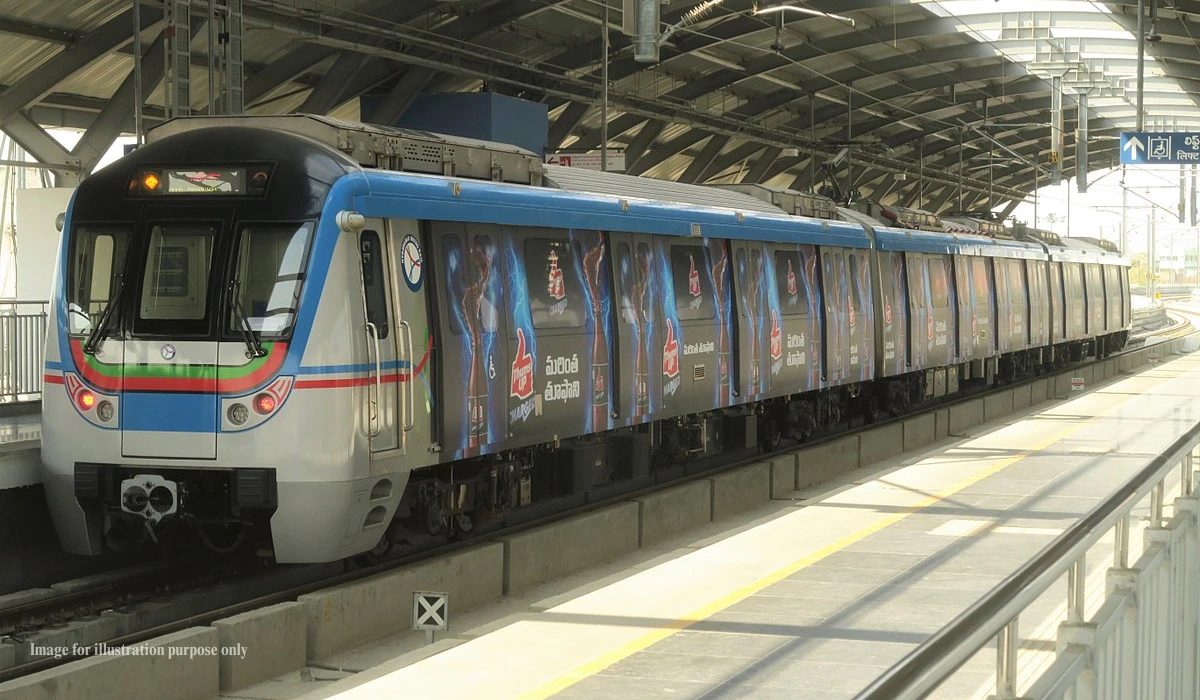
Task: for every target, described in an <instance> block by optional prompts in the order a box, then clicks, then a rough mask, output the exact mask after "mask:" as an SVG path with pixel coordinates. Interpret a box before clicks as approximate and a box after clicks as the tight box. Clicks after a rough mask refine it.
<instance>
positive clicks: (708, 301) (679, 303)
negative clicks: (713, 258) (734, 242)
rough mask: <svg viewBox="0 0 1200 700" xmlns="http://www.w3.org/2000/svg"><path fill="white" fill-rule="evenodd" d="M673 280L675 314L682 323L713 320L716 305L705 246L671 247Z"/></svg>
mask: <svg viewBox="0 0 1200 700" xmlns="http://www.w3.org/2000/svg"><path fill="white" fill-rule="evenodd" d="M671 277H672V279H673V281H674V286H675V311H676V313H677V314H679V320H680V321H697V320H702V319H710V318H712V317H713V313H714V311H715V310H716V306H715V305H714V304H713V289H712V271H711V270H709V269H708V256H707V255H705V249H704V246H698V245H673V246H671Z"/></svg>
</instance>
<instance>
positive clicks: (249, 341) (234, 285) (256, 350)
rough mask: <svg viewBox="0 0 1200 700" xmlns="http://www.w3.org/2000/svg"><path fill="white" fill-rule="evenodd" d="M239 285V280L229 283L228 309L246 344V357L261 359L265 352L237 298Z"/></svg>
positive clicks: (240, 301)
mask: <svg viewBox="0 0 1200 700" xmlns="http://www.w3.org/2000/svg"><path fill="white" fill-rule="evenodd" d="M241 285H242V281H241V279H234V280H233V281H232V282H230V283H229V308H230V309H232V310H233V315H234V316H235V317H236V318H237V323H238V330H239V331H241V333H242V340H244V341H245V342H246V357H262V356H264V355H266V354H267V351H266V349H265V348H263V346H262V343H261V342H259V340H258V334H257V333H255V332H254V328H253V327H251V325H250V319H249V318H247V317H246V310H245V309H243V308H242V300H241V299H239V298H238V288H239V287H240V286H241Z"/></svg>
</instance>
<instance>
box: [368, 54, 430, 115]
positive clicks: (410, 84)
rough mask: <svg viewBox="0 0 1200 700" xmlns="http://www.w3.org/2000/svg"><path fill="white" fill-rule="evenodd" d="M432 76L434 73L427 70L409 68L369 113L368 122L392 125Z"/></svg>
mask: <svg viewBox="0 0 1200 700" xmlns="http://www.w3.org/2000/svg"><path fill="white" fill-rule="evenodd" d="M433 76H434V71H432V70H429V69H428V68H409V69H408V70H407V71H405V72H404V75H401V76H400V79H399V80H397V81H396V84H395V85H393V86H392V89H391V90H390V91H389V92H388V94H387V97H385V98H384V99H383V102H381V103H379V106H378V107H376V108H375V111H374V112H372V113H371V115H370V121H371V122H373V123H375V124H386V125H389V126H390V125H392V124H394V123H395V122H396V120H397V119H399V118H400V116H401V115H403V114H404V111H405V110H406V109H408V107H409V105H411V104H412V102H413V100H415V99H417V95H419V94H421V91H422V90H424V89H425V86H426V85H428V84H429V81H430V80H432V79H433Z"/></svg>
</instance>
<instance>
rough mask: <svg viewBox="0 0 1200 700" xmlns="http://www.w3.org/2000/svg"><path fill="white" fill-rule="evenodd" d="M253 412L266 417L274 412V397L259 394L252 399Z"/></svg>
mask: <svg viewBox="0 0 1200 700" xmlns="http://www.w3.org/2000/svg"><path fill="white" fill-rule="evenodd" d="M254 410H256V411H258V412H259V413H261V414H262V415H264V416H265V415H267V414H268V413H270V412H271V411H274V410H275V397H274V396H271V395H270V394H259V395H258V396H255V397H254Z"/></svg>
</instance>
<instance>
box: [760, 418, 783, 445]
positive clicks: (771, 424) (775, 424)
mask: <svg viewBox="0 0 1200 700" xmlns="http://www.w3.org/2000/svg"><path fill="white" fill-rule="evenodd" d="M780 437H782V436H781V434H780V432H779V421H778V420H776V419H774V418H770V419H768V420H765V421H763V436H762V446H763V449H764V450H765V451H768V452H769V451H771V450H774V449H776V448H777V447H779V439H780Z"/></svg>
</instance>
